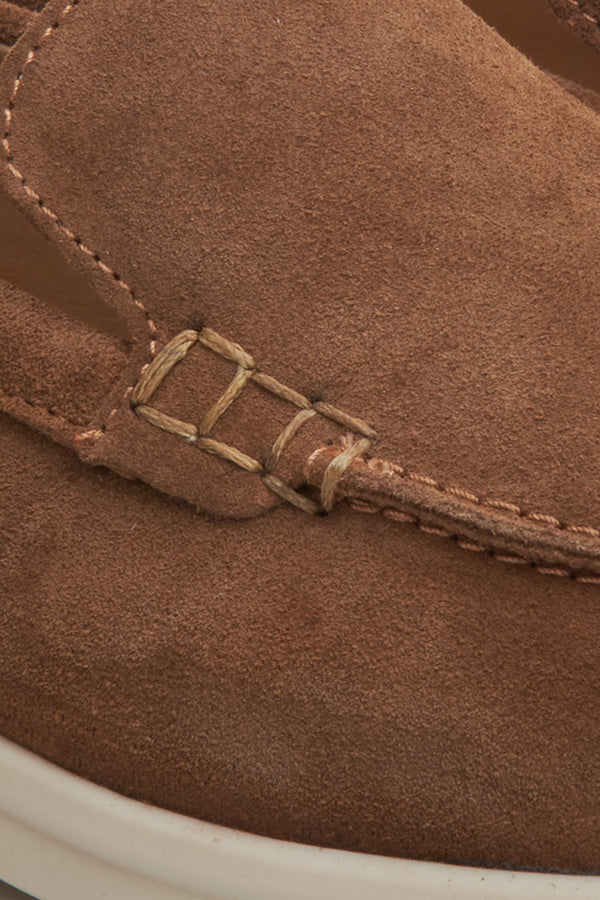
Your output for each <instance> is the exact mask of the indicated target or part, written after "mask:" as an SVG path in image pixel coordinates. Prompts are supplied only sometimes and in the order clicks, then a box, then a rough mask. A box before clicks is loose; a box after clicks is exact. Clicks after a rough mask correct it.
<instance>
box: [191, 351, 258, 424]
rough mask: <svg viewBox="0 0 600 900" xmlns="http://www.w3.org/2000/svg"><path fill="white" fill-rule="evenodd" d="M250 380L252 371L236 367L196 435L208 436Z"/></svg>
mask: <svg viewBox="0 0 600 900" xmlns="http://www.w3.org/2000/svg"><path fill="white" fill-rule="evenodd" d="M251 378H252V369H244V368H243V367H242V366H238V368H237V372H236V373H235V375H234V376H233V379H232V380H231V383H230V384H229V387H228V388H227V390H226V391H225V393H224V394H222V395H221V397H219V399H218V400H217V402H216V403H215V405H214V406H213V408H212V409H209V411H208V412H207V413H206V415H205V416H204V418H203V419H202V421H201V422H200V425H199V426H198V434H200V435H206V434H209V433H210V431H211V430H212V429H213V428H214V426H215V425H216V424H217V422H218V421H219V419H220V418H221V416H222V415H223V413H224V412H225V411H226V410H228V409H229V407H230V406H231V404H232V403H233V401H234V400H235V398H236V397H238V396H239V395H240V394H241V392H242V391H243V390H244V388H245V387H246V384H247V382H248V381H249V380H250V379H251Z"/></svg>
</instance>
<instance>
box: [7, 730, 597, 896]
mask: <svg viewBox="0 0 600 900" xmlns="http://www.w3.org/2000/svg"><path fill="white" fill-rule="evenodd" d="M0 879H4V880H5V881H7V882H9V884H13V885H15V886H16V887H18V888H20V889H21V890H24V891H28V892H29V893H31V894H33V895H35V896H36V897H37V898H39V900H82V898H85V900H141V898H143V900H189V898H197V900H372V898H377V900H404V898H406V900H442V898H444V900H447V898H451V900H482V898H485V900H505V898H506V900H520V898H522V900H546V898H547V900H551V898H552V900H571V898H573V900H599V898H600V877H598V878H596V877H593V876H583V875H578V876H570V875H547V874H532V873H527V872H506V871H497V870H490V869H475V868H469V867H463V866H448V865H442V864H439V863H427V862H416V861H413V860H403V859H390V858H387V857H381V856H371V855H367V854H362V853H350V852H346V851H342V850H329V849H324V848H320V847H310V846H306V845H303V844H293V843H289V842H286V841H277V840H272V839H271V838H265V837H259V836H257V835H252V834H246V833H244V832H240V831H234V830H232V829H230V828H222V827H220V826H217V825H210V824H208V823H206V822H200V821H198V820H196V819H191V818H188V817H187V816H180V815H177V814H175V813H170V812H167V811H166V810H162V809H158V808H156V807H153V806H148V805H147V804H144V803H139V802H137V801H135V800H129V799H127V798H125V797H122V796H120V795H119V794H115V793H113V792H112V791H109V790H107V789H105V788H102V787H98V786H97V785H95V784H92V783H91V782H88V781H85V780H83V779H81V778H78V777H76V776H75V775H71V774H69V773H68V772H65V771H64V770H63V769H59V768H57V767H56V766H54V765H52V764H51V763H48V762H46V761H45V760H43V759H41V758H40V757H38V756H35V755H33V754H32V753H29V752H28V751H26V750H23V749H22V748H21V747H17V746H16V745H15V744H12V743H11V742H9V741H6V740H4V739H2V738H0Z"/></svg>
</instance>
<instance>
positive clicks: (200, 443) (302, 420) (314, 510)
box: [130, 328, 377, 515]
mask: <svg viewBox="0 0 600 900" xmlns="http://www.w3.org/2000/svg"><path fill="white" fill-rule="evenodd" d="M195 344H200V345H201V346H203V347H206V348H207V349H208V350H211V351H212V352H213V353H215V354H217V355H218V356H220V357H222V358H223V359H227V360H229V361H230V362H232V363H235V365H236V367H237V368H236V372H235V375H234V376H233V379H232V380H231V382H230V383H229V385H228V387H227V388H226V390H225V391H224V393H223V394H222V395H221V397H219V399H218V400H217V402H216V403H215V404H214V405H213V406H212V407H211V408H210V409H209V410H208V412H207V413H205V415H204V416H203V418H202V420H201V421H200V424H199V425H194V424H192V423H191V422H182V421H181V420H180V419H176V418H174V417H173V416H170V415H168V414H167V413H164V412H162V411H161V410H159V409H156V408H155V407H154V406H150V400H151V399H152V396H153V394H154V392H155V391H156V390H157V388H158V386H159V385H160V384H162V382H163V381H164V380H165V378H166V377H167V376H168V375H169V373H170V372H171V370H172V369H173V367H174V366H176V365H177V363H178V362H181V360H183V359H185V357H186V356H187V354H188V352H189V351H190V349H191V348H192V347H193V346H194V345H195ZM250 381H254V382H256V384H258V385H260V386H261V387H262V388H264V389H265V390H267V391H268V392H269V393H271V394H274V395H275V396H276V397H279V398H280V399H281V400H284V401H286V402H287V403H290V404H291V405H292V406H295V407H299V408H300V412H298V413H296V415H295V416H294V418H293V419H292V420H291V421H290V422H289V423H288V425H286V427H285V428H284V429H283V431H282V432H281V434H280V435H279V436H278V437H277V439H276V441H275V443H274V444H273V446H272V448H271V450H270V452H269V454H268V455H267V458H266V461H265V462H264V463H261V462H259V460H257V459H254V458H253V457H251V456H248V455H247V454H246V453H243V452H242V451H241V450H238V448H237V447H232V446H230V445H229V444H225V443H223V442H222V441H217V440H215V439H214V438H211V437H210V433H211V431H212V430H213V428H214V427H215V425H216V424H217V422H218V421H219V419H220V418H221V416H222V415H223V414H224V413H225V412H226V410H227V409H229V407H230V406H231V404H232V403H234V402H235V400H237V398H238V397H239V396H240V395H241V393H242V392H243V390H244V388H245V387H246V385H247V384H248V383H249V382H250ZM130 402H131V406H132V408H133V410H134V411H135V413H136V414H137V415H138V416H139V417H140V418H142V419H144V421H146V422H148V424H149V425H153V426H154V427H156V428H160V429H162V430H163V431H167V432H169V433H170V434H176V435H178V436H179V437H182V438H185V440H187V441H189V442H190V443H192V444H195V445H196V446H197V447H199V448H200V449H201V450H205V451H206V452H207V453H213V454H214V455H215V456H219V457H220V458H221V459H227V460H229V462H232V463H234V464H235V465H236V466H239V468H241V469H245V471H247V472H252V473H254V474H256V475H259V476H260V477H261V479H262V481H263V483H264V484H265V485H266V486H267V487H268V488H269V490H270V491H272V492H273V493H275V494H277V495H278V496H279V497H281V498H282V499H284V500H286V501H287V502H288V503H292V504H293V505H294V506H297V507H298V508H299V509H302V510H304V512H307V513H311V514H313V515H314V514H318V513H323V512H329V511H330V510H331V509H332V508H333V504H334V501H335V489H336V486H337V484H338V482H339V480H340V478H341V477H342V475H343V474H344V472H345V471H346V469H347V468H348V467H349V466H351V465H352V463H353V462H354V461H355V460H356V459H358V458H359V457H362V456H364V454H365V453H366V452H367V451H368V450H369V449H370V448H371V447H372V445H373V443H374V441H375V440H376V439H377V435H376V433H375V432H374V431H373V429H372V428H370V427H369V426H368V425H367V424H366V423H365V422H363V421H362V420H361V419H357V418H355V417H354V416H349V415H348V414H347V413H345V412H342V410H340V409H337V408H336V407H334V406H331V405H330V404H328V403H324V402H323V401H316V402H314V403H311V402H310V400H309V399H308V398H307V397H304V396H303V395H302V394H299V393H298V392H297V391H294V390H293V389H292V388H289V387H287V386H286V385H285V384H282V383H281V382H280V381H277V379H276V378H273V377H272V376H271V375H266V374H265V373H264V372H261V371H260V370H259V369H258V367H257V365H256V363H255V361H254V359H253V358H252V357H251V356H250V354H249V353H247V352H246V351H245V350H244V349H243V348H242V347H240V346H239V344H234V343H233V342H232V341H228V340H226V339H225V338H223V337H221V335H219V334H217V333H216V331H213V330H212V329H211V328H203V329H202V331H195V330H192V329H189V330H187V331H182V332H181V333H180V334H178V335H176V336H175V337H174V338H173V339H172V340H171V341H169V343H168V344H167V345H166V347H164V349H163V350H161V351H160V353H159V354H158V355H157V356H156V357H155V359H154V360H153V362H152V363H150V365H149V366H148V368H147V369H146V371H145V372H144V373H143V375H142V377H141V378H140V380H139V381H138V383H137V384H136V386H135V387H134V388H133V391H132V393H131V401H130ZM317 415H320V416H323V417H324V418H326V419H329V420H331V421H332V422H335V423H336V424H337V425H341V426H342V427H344V428H348V429H349V430H350V431H352V432H356V433H357V434H359V435H361V438H360V440H358V441H357V442H350V443H349V445H348V447H347V448H346V449H345V450H344V451H343V452H341V453H340V454H339V455H338V456H336V457H335V458H334V459H333V460H332V461H331V463H329V465H328V466H327V468H326V470H325V473H324V475H323V480H322V486H321V503H320V505H319V504H317V503H314V502H313V501H312V500H309V499H308V497H304V496H303V495H302V494H299V493H298V492H297V491H294V490H292V489H291V488H290V487H288V486H287V485H285V484H284V483H283V482H282V481H281V480H280V479H279V478H277V476H275V475H274V474H273V472H274V469H275V468H276V466H277V464H278V463H279V460H280V459H281V456H282V454H283V452H284V451H285V449H286V448H287V447H288V445H289V444H290V443H291V441H292V440H293V439H294V437H295V436H296V434H297V433H298V431H299V430H300V429H301V428H302V427H303V426H304V425H305V424H306V423H307V422H309V421H310V420H311V419H313V418H314V417H315V416H317Z"/></svg>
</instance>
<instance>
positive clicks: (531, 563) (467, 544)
mask: <svg viewBox="0 0 600 900" xmlns="http://www.w3.org/2000/svg"><path fill="white" fill-rule="evenodd" d="M346 502H347V503H348V505H349V506H350V508H351V509H353V510H354V511H355V512H360V513H366V514H367V515H375V514H379V515H382V516H383V517H384V518H386V519H391V520H392V521H394V522H399V523H400V524H403V525H411V526H413V527H415V528H418V529H419V530H420V531H422V532H423V533H424V534H433V535H435V536H437V537H443V538H448V539H450V540H452V541H455V543H456V546H457V547H460V549H461V550H470V551H472V552H473V553H484V554H485V555H486V556H489V557H490V558H492V559H495V560H498V561H499V562H503V563H509V564H512V565H519V566H528V567H529V568H530V569H535V570H536V571H537V572H539V573H540V574H541V575H554V576H557V577H559V578H569V579H570V580H571V581H577V582H579V583H580V584H600V575H592V574H581V573H579V572H576V571H575V570H574V569H569V568H567V567H566V566H553V565H549V564H544V563H537V562H535V560H531V559H526V558H525V557H524V556H519V555H518V554H516V553H507V552H503V551H499V550H496V549H495V548H494V547H491V546H488V545H486V544H481V543H479V542H477V541H470V540H468V539H466V538H464V537H461V535H460V534H457V533H455V532H453V531H449V530H448V529H446V528H441V527H439V526H437V525H428V524H427V523H425V522H423V521H422V520H421V519H419V517H418V516H415V515H411V514H410V513H405V512H402V511H401V510H398V509H395V508H394V507H386V506H377V504H375V503H369V502H366V501H363V500H360V499H355V498H352V497H346Z"/></svg>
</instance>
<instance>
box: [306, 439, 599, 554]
mask: <svg viewBox="0 0 600 900" xmlns="http://www.w3.org/2000/svg"><path fill="white" fill-rule="evenodd" d="M329 449H330V448H327V447H321V448H320V449H319V450H318V451H316V453H314V454H313V456H312V457H311V459H312V458H315V457H316V456H317V455H318V454H319V453H325V452H328V451H329ZM366 464H367V466H368V467H369V468H370V469H371V470H372V471H374V472H378V473H379V474H381V475H396V476H397V477H398V478H402V479H404V480H406V481H413V482H415V483H416V484H424V485H427V487H431V488H434V490H436V491H439V492H440V493H442V494H448V495H449V496H452V497H458V498H459V499H461V500H467V501H468V502H469V503H474V504H475V505H477V506H483V507H486V506H487V507H490V509H496V510H502V511H503V512H507V513H510V514H512V515H514V516H516V517H518V518H519V519H526V520H527V521H530V522H535V523H536V524H538V525H540V524H541V525H546V526H547V527H548V528H554V529H556V530H557V531H569V532H572V533H574V534H588V535H590V537H600V528H594V527H593V526H591V525H570V524H568V523H566V522H561V520H560V519H557V518H556V516H550V515H546V514H545V513H538V512H527V511H526V510H524V509H523V508H522V507H520V506H518V505H517V504H516V503H509V502H507V501H505V500H495V499H493V498H487V497H480V496H478V495H477V494H475V493H473V492H472V491H468V490H465V489H464V488H461V487H451V486H448V487H446V486H445V485H443V484H442V483H441V482H439V481H436V479H435V478H430V477H429V476H426V475H418V474H415V473H413V472H408V471H407V470H406V469H405V468H404V467H403V466H400V465H398V464H397V463H392V462H388V460H383V459H377V458H373V459H369V460H366ZM372 506H373V512H379V511H380V509H381V507H379V506H377V505H376V504H372Z"/></svg>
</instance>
